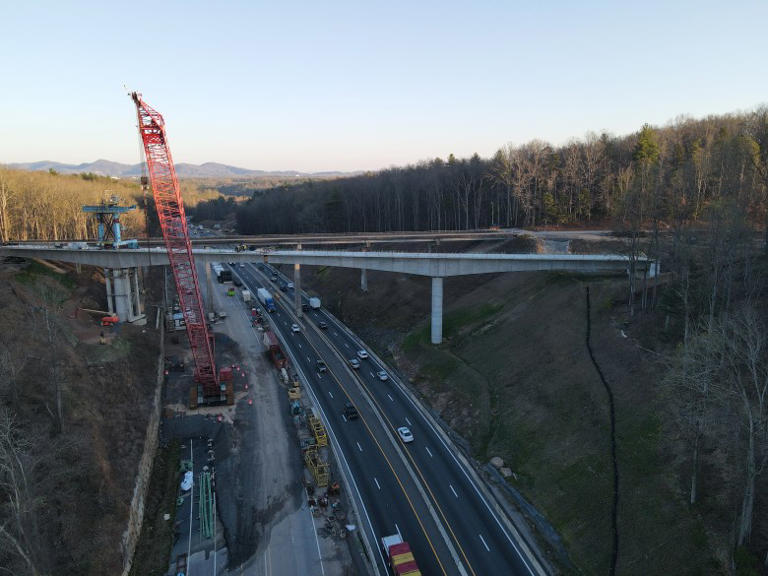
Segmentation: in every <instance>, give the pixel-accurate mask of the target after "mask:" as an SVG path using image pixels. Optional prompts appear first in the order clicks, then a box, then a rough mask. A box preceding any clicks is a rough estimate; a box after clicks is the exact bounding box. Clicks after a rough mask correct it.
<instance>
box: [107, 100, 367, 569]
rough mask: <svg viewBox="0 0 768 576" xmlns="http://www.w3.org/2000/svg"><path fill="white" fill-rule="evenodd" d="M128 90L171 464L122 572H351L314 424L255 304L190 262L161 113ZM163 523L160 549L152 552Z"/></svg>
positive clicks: (325, 452) (349, 519)
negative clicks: (155, 241) (203, 279)
mask: <svg viewBox="0 0 768 576" xmlns="http://www.w3.org/2000/svg"><path fill="white" fill-rule="evenodd" d="M132 98H133V100H134V103H135V104H136V107H137V112H138V118H139V126H140V133H141V136H142V139H143V143H144V152H145V157H146V159H147V172H148V177H145V178H143V180H142V184H143V185H144V186H145V187H150V186H151V189H152V192H153V194H154V199H155V204H156V207H157V213H158V217H159V220H160V224H161V228H162V231H163V238H164V241H165V244H166V247H167V252H168V256H169V261H170V265H169V266H168V269H167V272H166V278H165V282H164V285H165V297H164V299H165V306H164V308H165V312H164V313H163V312H162V311H161V310H160V309H158V312H157V315H156V318H155V324H156V327H160V325H161V324H162V327H161V328H162V329H163V331H164V333H165V339H164V346H165V350H164V358H165V363H164V366H163V391H162V417H161V419H160V424H159V445H160V451H161V452H162V451H163V450H165V451H166V453H165V455H166V456H170V461H172V462H176V463H177V464H176V466H173V467H171V468H170V469H164V470H162V472H161V473H165V474H166V477H171V478H173V477H175V481H174V482H166V483H165V484H163V483H162V482H153V483H152V485H151V487H150V488H149V493H148V494H147V502H148V503H152V502H156V503H162V504H158V505H160V506H163V505H164V506H165V507H169V506H168V504H169V503H170V504H171V505H170V507H169V508H170V509H167V510H162V511H159V510H150V509H148V510H147V511H146V518H147V521H145V522H144V526H143V529H142V530H143V531H142V536H141V538H140V539H139V542H138V545H137V548H136V551H135V554H134V556H135V559H136V562H135V563H134V565H133V567H132V570H131V573H132V574H146V573H161V572H157V570H158V569H159V566H160V565H162V563H163V558H168V563H167V569H166V570H165V572H162V573H168V574H175V575H177V576H179V575H185V574H217V573H220V574H225V573H233V574H279V573H285V574H298V573H316V572H317V571H318V569H319V570H320V572H322V573H324V574H352V573H359V570H357V569H352V566H353V564H354V563H355V562H354V561H353V556H357V555H359V551H360V549H361V546H360V545H359V542H358V541H357V539H355V538H349V537H348V535H349V533H350V532H351V531H354V530H355V525H356V520H355V518H354V517H353V516H352V515H351V514H350V513H349V503H348V502H347V501H346V498H345V490H344V487H343V486H342V485H341V483H340V480H339V479H338V478H337V475H336V474H334V469H335V465H334V463H333V454H332V453H331V451H330V448H329V445H328V437H327V433H326V429H325V426H324V424H323V422H322V420H321V419H320V418H319V417H317V416H316V415H315V411H314V409H313V406H312V401H311V399H310V398H309V397H308V395H307V394H306V393H305V390H304V386H303V385H302V383H301V381H300V379H299V376H298V375H297V374H296V373H295V371H294V370H292V367H291V363H290V361H289V359H288V358H287V357H286V355H285V353H284V352H283V350H282V348H281V346H280V342H279V340H278V338H277V337H276V336H275V334H274V332H272V331H271V330H270V327H269V321H268V320H267V318H266V316H267V314H266V310H262V309H261V308H260V307H259V305H258V304H257V303H255V302H250V301H249V300H250V298H247V299H246V298H244V297H243V296H242V295H240V294H238V295H237V296H236V295H235V291H234V290H233V287H232V286H231V285H229V284H227V285H223V283H221V284H220V283H218V282H217V283H215V284H213V283H211V282H210V270H207V269H206V267H204V266H202V265H201V266H200V267H198V266H196V265H195V262H194V259H193V257H192V250H191V244H190V239H189V233H188V230H187V220H186V217H185V214H184V205H183V201H182V199H181V196H180V191H179V186H178V181H177V179H176V176H175V173H174V170H173V163H172V160H171V156H170V151H169V150H168V148H167V146H166V139H165V133H164V129H163V120H162V117H161V116H160V115H159V114H157V113H156V112H155V111H154V110H153V109H151V108H150V107H149V106H147V105H146V104H145V103H144V102H143V101H142V100H141V98H140V96H139V95H137V94H135V93H134V94H133V95H132ZM125 209H127V208H122V207H119V206H117V205H116V203H114V202H113V203H112V204H111V205H110V206H109V207H108V210H107V209H102V211H101V212H99V214H103V213H105V212H107V213H109V214H110V216H112V219H111V220H106V219H105V225H104V229H105V230H108V229H110V224H111V223H112V222H113V221H114V219H116V218H117V216H118V214H119V213H120V212H121V211H123V210H125ZM94 210H95V209H94ZM99 226H100V227H99V230H100V231H101V230H102V224H101V222H100V225H99ZM111 229H112V230H115V232H113V234H112V236H111V237H108V236H106V235H103V236H102V235H101V234H100V242H102V243H104V246H105V248H110V249H126V248H127V249H130V248H135V246H133V245H132V244H131V243H130V241H128V242H126V241H123V240H122V239H121V238H120V232H119V224H117V225H112V226H111ZM106 242H110V244H109V245H108V246H107V244H106ZM219 268H221V267H219ZM214 272H215V273H216V274H217V276H219V275H220V274H221V271H220V270H219V271H216V270H214ZM201 273H202V274H207V275H208V278H209V282H208V283H207V285H204V286H203V285H201V283H200V282H199V280H198V275H199V274H201ZM170 280H172V282H173V284H174V285H175V288H176V290H175V294H173V293H172V292H171V291H169V286H171V282H170ZM206 304H207V306H206ZM206 308H207V309H208V310H210V312H208V314H206V312H205V311H206ZM213 310H216V311H217V312H215V313H214V312H213ZM110 312H111V310H110ZM161 318H162V320H163V322H161V321H160V320H161ZM168 450H170V451H171V453H170V454H169V453H168V452H167V451H168ZM174 452H175V454H174ZM156 475H157V473H156ZM171 486H172V487H174V493H173V494H168V493H167V492H168V491H169V488H170V487H171ZM153 491H155V492H153ZM157 491H159V492H160V493H158V492H157ZM162 492H165V493H162ZM158 523H159V525H158ZM286 532H287V533H288V534H290V536H289V537H287V538H286V537H285V535H286ZM163 533H165V534H168V533H170V534H171V542H172V548H171V550H168V551H166V552H165V554H164V555H162V556H160V557H159V558H156V557H154V556H155V555H157V554H160V553H162V546H161V547H160V549H158V546H157V535H158V534H163ZM301 540H305V542H304V543H303V544H300V545H298V546H296V544H298V543H300V542H301ZM349 542H352V543H353V544H355V543H357V544H358V545H356V546H351V547H350V546H349V545H348V544H349ZM357 562H358V563H359V562H360V560H359V559H358V561H357Z"/></svg>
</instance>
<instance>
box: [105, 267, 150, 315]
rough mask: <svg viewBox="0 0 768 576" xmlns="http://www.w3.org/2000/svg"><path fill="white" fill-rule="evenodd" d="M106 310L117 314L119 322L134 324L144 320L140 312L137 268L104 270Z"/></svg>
mask: <svg viewBox="0 0 768 576" xmlns="http://www.w3.org/2000/svg"><path fill="white" fill-rule="evenodd" d="M104 281H105V284H106V289H107V310H109V312H110V313H111V314H117V317H118V318H120V322H136V321H138V320H143V319H144V318H145V316H144V314H143V313H142V310H141V295H140V293H139V269H138V268H105V269H104Z"/></svg>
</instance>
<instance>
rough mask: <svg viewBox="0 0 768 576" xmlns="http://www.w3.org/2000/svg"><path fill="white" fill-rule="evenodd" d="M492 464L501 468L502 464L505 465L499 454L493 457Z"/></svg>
mask: <svg viewBox="0 0 768 576" xmlns="http://www.w3.org/2000/svg"><path fill="white" fill-rule="evenodd" d="M491 466H493V467H494V468H501V467H502V466H504V460H502V459H501V458H499V457H498V456H494V457H493V458H491Z"/></svg>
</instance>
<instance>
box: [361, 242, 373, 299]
mask: <svg viewBox="0 0 768 576" xmlns="http://www.w3.org/2000/svg"><path fill="white" fill-rule="evenodd" d="M370 249H371V241H370V240H366V241H365V247H364V248H363V252H368V251H369V250H370ZM360 290H361V291H363V292H368V271H367V270H366V269H365V268H361V269H360Z"/></svg>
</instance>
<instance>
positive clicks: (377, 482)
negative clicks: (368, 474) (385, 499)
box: [373, 476, 381, 490]
mask: <svg viewBox="0 0 768 576" xmlns="http://www.w3.org/2000/svg"><path fill="white" fill-rule="evenodd" d="M373 481H374V482H376V488H378V489H379V490H381V486H380V485H379V481H378V480H377V479H376V477H375V476H374V477H373Z"/></svg>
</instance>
